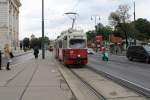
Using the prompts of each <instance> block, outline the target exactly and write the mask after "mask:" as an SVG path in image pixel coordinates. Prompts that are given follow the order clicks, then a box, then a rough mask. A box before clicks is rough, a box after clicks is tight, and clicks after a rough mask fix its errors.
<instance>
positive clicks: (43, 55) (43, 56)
mask: <svg viewBox="0 0 150 100" xmlns="http://www.w3.org/2000/svg"><path fill="white" fill-rule="evenodd" d="M44 40H45V39H44V0H42V59H45V46H44V45H45V42H44Z"/></svg>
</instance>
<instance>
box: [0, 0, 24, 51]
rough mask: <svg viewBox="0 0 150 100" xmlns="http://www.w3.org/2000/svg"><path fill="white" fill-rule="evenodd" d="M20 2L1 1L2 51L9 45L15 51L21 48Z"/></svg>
mask: <svg viewBox="0 0 150 100" xmlns="http://www.w3.org/2000/svg"><path fill="white" fill-rule="evenodd" d="M20 6H21V3H20V0H0V49H3V48H4V45H5V44H6V43H9V44H10V45H11V46H12V47H13V48H14V49H15V48H17V47H18V46H19V7H20Z"/></svg>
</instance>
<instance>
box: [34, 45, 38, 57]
mask: <svg viewBox="0 0 150 100" xmlns="http://www.w3.org/2000/svg"><path fill="white" fill-rule="evenodd" d="M38 54H39V48H38V47H37V46H36V47H34V56H35V59H38Z"/></svg>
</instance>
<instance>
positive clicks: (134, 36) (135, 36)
mask: <svg viewBox="0 0 150 100" xmlns="http://www.w3.org/2000/svg"><path fill="white" fill-rule="evenodd" d="M133 14H134V45H136V33H135V17H136V15H135V1H134V13H133Z"/></svg>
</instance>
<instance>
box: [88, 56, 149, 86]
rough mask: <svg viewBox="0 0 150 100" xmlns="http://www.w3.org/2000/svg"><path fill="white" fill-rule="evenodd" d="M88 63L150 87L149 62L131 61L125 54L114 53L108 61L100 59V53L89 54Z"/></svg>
mask: <svg viewBox="0 0 150 100" xmlns="http://www.w3.org/2000/svg"><path fill="white" fill-rule="evenodd" d="M88 65H89V66H90V67H93V68H95V69H97V70H100V71H104V72H107V73H109V74H111V75H113V76H117V77H119V78H122V79H125V80H128V81H130V82H132V83H135V84H137V85H139V86H142V87H144V88H147V89H150V84H149V83H150V64H146V63H144V62H137V61H134V62H131V61H128V59H127V58H126V57H125V56H116V55H111V56H110V61H108V62H105V61H102V60H101V56H100V55H89V63H88Z"/></svg>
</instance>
